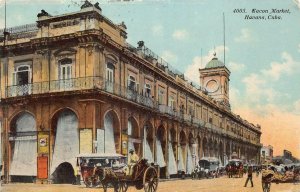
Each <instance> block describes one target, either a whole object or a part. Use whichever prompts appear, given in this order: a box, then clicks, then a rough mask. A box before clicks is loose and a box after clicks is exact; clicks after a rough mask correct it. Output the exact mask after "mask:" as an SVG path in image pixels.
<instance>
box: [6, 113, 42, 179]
mask: <svg viewBox="0 0 300 192" xmlns="http://www.w3.org/2000/svg"><path fill="white" fill-rule="evenodd" d="M9 130H10V136H12V140H10V143H9V147H10V151H11V154H10V156H9V159H10V160H11V166H10V170H9V175H10V176H11V181H12V182H34V180H35V178H36V175H37V166H36V165H37V160H36V159H37V143H36V142H37V139H36V138H37V134H36V131H37V128H36V120H35V117H34V116H33V114H32V113H30V112H28V111H20V112H18V113H16V114H15V115H14V116H13V118H12V119H11V122H10V127H9Z"/></svg>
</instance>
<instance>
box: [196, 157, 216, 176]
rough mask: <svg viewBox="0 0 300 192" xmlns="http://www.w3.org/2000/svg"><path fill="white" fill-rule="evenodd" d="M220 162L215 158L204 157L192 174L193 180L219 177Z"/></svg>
mask: <svg viewBox="0 0 300 192" xmlns="http://www.w3.org/2000/svg"><path fill="white" fill-rule="evenodd" d="M219 165H220V161H219V160H218V159H217V158H215V157H203V158H201V159H200V160H199V162H198V165H197V166H196V168H195V169H194V171H193V172H192V174H191V176H192V179H194V178H198V179H200V178H203V177H206V178H209V177H218V170H219Z"/></svg>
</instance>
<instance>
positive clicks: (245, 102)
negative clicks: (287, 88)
mask: <svg viewBox="0 0 300 192" xmlns="http://www.w3.org/2000/svg"><path fill="white" fill-rule="evenodd" d="M299 64H300V63H299V62H296V61H295V60H294V59H293V58H292V56H291V55H290V54H288V53H287V52H283V53H282V54H281V61H280V62H275V61H274V62H271V63H270V65H269V67H267V68H266V69H262V70H260V71H258V72H256V73H251V74H249V75H247V76H246V77H244V78H243V79H242V82H243V83H244V86H245V91H242V90H238V89H236V88H234V87H231V88H230V102H231V107H232V111H233V112H234V113H235V114H239V115H240V116H241V117H242V118H243V119H247V120H248V121H249V122H252V123H254V124H257V123H258V124H260V125H261V127H262V130H261V131H262V136H261V143H263V144H264V145H269V144H270V145H272V146H273V147H274V154H275V155H280V154H282V151H283V149H288V150H291V151H292V153H293V155H295V156H296V157H300V150H299V149H298V148H297V147H296V146H300V138H299V134H300V129H299V127H300V121H299V119H300V99H299V100H297V101H295V102H294V103H293V104H292V106H291V105H288V103H287V104H286V105H282V104H277V103H276V101H279V100H281V101H282V100H285V98H288V96H289V95H286V93H284V92H281V91H280V90H277V89H276V88H275V86H276V83H277V82H276V81H274V80H278V79H280V77H281V76H282V75H283V74H289V75H290V74H292V73H294V72H297V70H296V69H297V67H298V66H299ZM291 109H292V110H291Z"/></svg>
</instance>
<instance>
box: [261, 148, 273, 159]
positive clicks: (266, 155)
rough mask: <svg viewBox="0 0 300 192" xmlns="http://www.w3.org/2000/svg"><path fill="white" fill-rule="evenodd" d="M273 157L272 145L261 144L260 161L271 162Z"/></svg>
mask: <svg viewBox="0 0 300 192" xmlns="http://www.w3.org/2000/svg"><path fill="white" fill-rule="evenodd" d="M272 159H273V146H272V145H268V146H263V147H262V148H261V158H260V160H261V163H271V162H272Z"/></svg>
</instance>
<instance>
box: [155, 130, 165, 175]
mask: <svg viewBox="0 0 300 192" xmlns="http://www.w3.org/2000/svg"><path fill="white" fill-rule="evenodd" d="M166 141H167V134H166V128H165V127H164V126H163V125H160V126H159V127H158V128H157V131H156V161H157V164H158V165H159V167H160V173H161V174H160V177H161V178H165V177H166V161H165V159H166V154H167V153H166Z"/></svg>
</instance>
